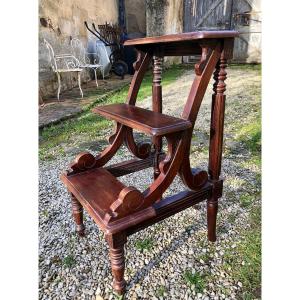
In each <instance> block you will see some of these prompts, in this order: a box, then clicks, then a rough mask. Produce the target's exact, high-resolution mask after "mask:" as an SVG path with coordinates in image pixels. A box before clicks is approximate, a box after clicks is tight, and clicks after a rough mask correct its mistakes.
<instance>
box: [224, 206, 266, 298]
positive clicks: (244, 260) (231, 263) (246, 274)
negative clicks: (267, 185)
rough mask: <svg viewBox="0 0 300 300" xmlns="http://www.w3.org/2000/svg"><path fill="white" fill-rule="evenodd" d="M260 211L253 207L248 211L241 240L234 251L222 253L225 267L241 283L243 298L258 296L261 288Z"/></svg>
mask: <svg viewBox="0 0 300 300" xmlns="http://www.w3.org/2000/svg"><path fill="white" fill-rule="evenodd" d="M260 232H261V213H260V208H258V207H254V208H252V210H251V213H250V228H249V229H247V230H245V231H244V232H243V233H242V235H241V242H240V243H239V244H237V247H236V248H235V249H234V252H232V251H228V252H227V253H225V255H224V263H225V268H228V267H230V268H231V272H230V273H231V276H232V277H233V278H234V279H235V280H236V281H239V282H241V283H242V285H243V287H242V290H243V299H257V298H260V290H261V234H260Z"/></svg>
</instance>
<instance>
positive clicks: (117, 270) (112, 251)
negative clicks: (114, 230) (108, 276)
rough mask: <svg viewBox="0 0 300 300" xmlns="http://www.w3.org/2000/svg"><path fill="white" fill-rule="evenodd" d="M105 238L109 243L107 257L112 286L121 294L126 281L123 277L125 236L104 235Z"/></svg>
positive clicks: (124, 288)
mask: <svg viewBox="0 0 300 300" xmlns="http://www.w3.org/2000/svg"><path fill="white" fill-rule="evenodd" d="M105 238H106V240H107V242H108V244H109V257H110V262H111V269H112V273H113V278H114V280H113V288H114V290H115V291H116V292H117V293H118V294H119V295H123V294H124V293H125V290H126V281H125V279H124V272H125V255H124V245H125V243H126V237H125V236H123V235H118V236H117V237H116V236H111V235H106V237H105Z"/></svg>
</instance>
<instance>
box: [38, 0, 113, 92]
mask: <svg viewBox="0 0 300 300" xmlns="http://www.w3.org/2000/svg"><path fill="white" fill-rule="evenodd" d="M84 21H87V22H88V23H89V24H91V23H93V22H94V23H95V24H103V23H105V22H110V23H114V24H115V23H118V0H89V1H82V0H55V1H53V0H40V2H39V45H40V46H39V86H40V92H41V94H42V96H49V95H55V93H56V91H57V78H56V75H55V74H54V73H53V72H52V70H51V69H50V66H49V62H48V52H47V49H46V48H45V47H44V46H43V43H42V41H43V39H44V38H45V39H47V40H48V41H49V43H50V44H51V45H52V47H53V48H54V52H55V53H57V54H59V53H70V52H71V48H70V42H71V39H72V38H79V39H80V40H81V41H82V43H83V45H85V46H86V47H87V45H88V44H89V45H91V44H93V41H95V39H96V38H95V37H94V36H93V35H92V34H91V33H89V32H88V31H87V29H86V28H85V26H84ZM83 73H84V74H83V76H82V77H83V81H86V80H89V79H90V75H89V73H88V72H86V71H84V72H83ZM75 85H77V78H75V76H74V75H73V76H70V75H69V74H67V75H65V76H63V78H62V90H64V89H68V88H71V87H72V86H75Z"/></svg>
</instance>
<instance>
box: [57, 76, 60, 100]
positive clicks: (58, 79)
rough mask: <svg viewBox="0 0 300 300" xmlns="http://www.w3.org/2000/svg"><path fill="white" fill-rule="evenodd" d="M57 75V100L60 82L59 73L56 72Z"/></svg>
mask: <svg viewBox="0 0 300 300" xmlns="http://www.w3.org/2000/svg"><path fill="white" fill-rule="evenodd" d="M56 75H57V81H58V89H57V100H59V94H60V89H61V82H60V74H59V73H58V72H56Z"/></svg>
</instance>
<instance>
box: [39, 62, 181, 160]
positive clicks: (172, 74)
mask: <svg viewBox="0 0 300 300" xmlns="http://www.w3.org/2000/svg"><path fill="white" fill-rule="evenodd" d="M185 69H186V67H182V66H177V65H173V66H171V67H170V68H168V69H166V70H165V71H164V72H163V77H162V84H163V85H164V86H167V85H169V84H171V83H172V82H174V81H175V80H176V79H177V78H178V77H179V76H180V75H181V74H182V73H183V72H184V71H185ZM127 93H128V87H127V86H125V87H124V88H122V89H121V90H120V91H118V92H116V93H114V94H113V95H111V96H109V97H106V98H104V99H103V98H101V99H97V100H96V101H95V102H94V104H93V106H95V105H98V104H109V103H122V102H125V100H126V97H127ZM151 93H152V75H151V73H150V72H148V73H147V74H146V76H145V77H144V80H143V82H142V85H141V88H140V90H139V93H138V99H137V101H142V100H143V99H144V98H146V97H148V96H150V95H151ZM90 110H91V106H89V108H88V109H86V110H85V111H84V112H83V113H81V114H80V115H79V116H76V117H75V118H72V119H69V120H66V121H62V122H61V123H59V124H55V125H52V126H49V127H46V128H44V129H42V130H41V132H40V145H39V158H40V159H41V160H51V159H54V158H55V157H56V156H57V155H60V156H62V155H64V154H65V151H66V150H65V149H66V148H68V146H69V145H72V144H73V143H74V142H76V140H81V139H84V140H86V141H88V140H89V141H92V140H95V139H98V138H99V132H100V131H101V130H103V129H106V128H108V127H109V126H111V125H112V122H110V121H108V120H106V119H104V118H102V117H101V116H98V115H96V114H94V113H92V112H91V111H90Z"/></svg>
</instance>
